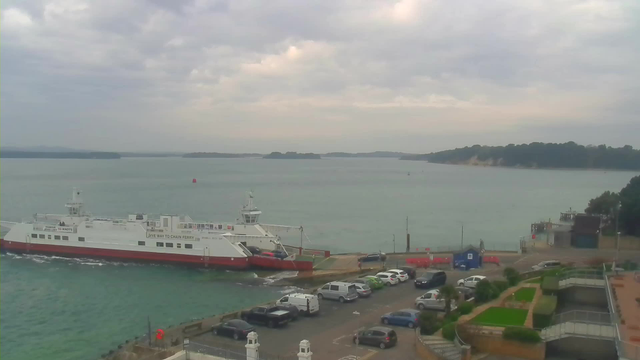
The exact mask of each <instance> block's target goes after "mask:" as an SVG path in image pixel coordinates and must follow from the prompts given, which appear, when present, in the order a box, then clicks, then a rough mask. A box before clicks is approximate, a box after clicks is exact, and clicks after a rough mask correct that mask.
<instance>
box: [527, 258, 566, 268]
mask: <svg viewBox="0 0 640 360" xmlns="http://www.w3.org/2000/svg"><path fill="white" fill-rule="evenodd" d="M560 265H562V264H561V263H560V261H557V260H547V261H542V262H540V263H539V264H538V265H533V266H532V267H531V269H532V270H542V269H551V268H557V267H560Z"/></svg>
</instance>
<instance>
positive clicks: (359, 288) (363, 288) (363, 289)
mask: <svg viewBox="0 0 640 360" xmlns="http://www.w3.org/2000/svg"><path fill="white" fill-rule="evenodd" d="M354 285H355V286H356V292H357V293H358V296H359V297H361V298H364V297H369V296H371V293H372V291H371V288H370V287H369V285H367V284H354Z"/></svg>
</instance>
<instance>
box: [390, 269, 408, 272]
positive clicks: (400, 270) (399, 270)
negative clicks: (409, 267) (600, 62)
mask: <svg viewBox="0 0 640 360" xmlns="http://www.w3.org/2000/svg"><path fill="white" fill-rule="evenodd" d="M389 271H398V272H404V270H402V269H389V270H387V272H389Z"/></svg>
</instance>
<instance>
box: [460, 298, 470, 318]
mask: <svg viewBox="0 0 640 360" xmlns="http://www.w3.org/2000/svg"><path fill="white" fill-rule="evenodd" d="M458 311H459V312H460V315H467V314H471V312H472V311H473V303H470V302H468V301H464V302H462V303H461V304H460V306H458Z"/></svg>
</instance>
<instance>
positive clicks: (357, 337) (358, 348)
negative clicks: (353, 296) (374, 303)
mask: <svg viewBox="0 0 640 360" xmlns="http://www.w3.org/2000/svg"><path fill="white" fill-rule="evenodd" d="M353 315H355V316H357V317H358V325H360V313H359V312H358V311H354V312H353ZM359 328H360V326H358V329H359ZM356 340H357V341H356V360H358V353H359V352H360V351H359V350H360V330H357V332H356Z"/></svg>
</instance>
